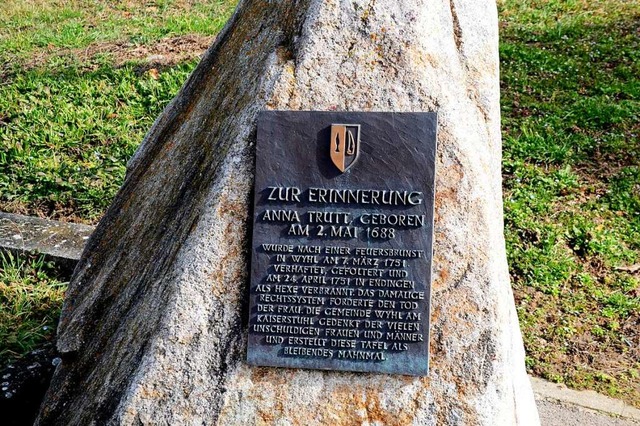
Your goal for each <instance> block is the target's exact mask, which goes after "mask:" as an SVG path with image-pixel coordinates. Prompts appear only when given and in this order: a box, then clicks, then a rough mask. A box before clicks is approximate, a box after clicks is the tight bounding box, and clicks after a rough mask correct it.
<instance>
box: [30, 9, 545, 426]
mask: <svg viewBox="0 0 640 426" xmlns="http://www.w3.org/2000/svg"><path fill="white" fill-rule="evenodd" d="M263 108H269V109H294V110H298V109H314V110H354V111H355V110H363V111H370V110H377V111H388V110H395V111H435V110H437V111H438V114H439V115H438V120H439V129H438V146H439V152H438V157H437V160H436V163H437V178H436V217H435V247H434V273H435V275H434V282H433V287H432V309H433V314H432V329H431V332H432V337H431V354H432V355H431V372H430V375H429V376H428V377H423V378H414V377H407V376H390V375H379V374H361V373H342V372H320V371H303V370H291V369H274V368H266V367H263V368H255V367H249V366H248V365H247V364H246V363H245V362H244V361H243V359H244V351H245V345H246V334H247V330H246V314H247V312H246V309H247V305H246V301H247V294H248V291H247V270H248V267H247V259H248V253H247V251H248V247H249V245H248V242H249V229H248V223H249V217H250V215H251V212H250V203H249V199H250V192H251V187H252V175H253V170H252V167H253V154H254V142H255V125H256V114H257V112H258V111H259V110H260V109H263ZM500 149H501V143H500V117H499V85H498V23H497V13H496V6H495V4H494V3H493V2H491V1H489V0H448V1H426V0H425V1H420V0H417V1H416V0H412V1H409V0H353V1H338V0H300V1H292V0H288V1H267V0H246V1H242V2H241V3H240V5H239V7H238V10H237V12H236V14H235V15H234V17H233V18H232V20H231V21H230V23H229V24H228V25H227V27H226V28H225V30H223V32H222V34H221V35H220V36H219V37H218V39H217V40H216V42H215V44H214V45H213V46H212V47H211V48H210V49H209V51H208V52H207V53H206V54H205V56H204V58H203V59H202V62H201V64H200V65H199V67H198V68H197V70H196V71H194V73H193V75H192V76H191V77H190V79H189V81H188V82H187V83H186V84H185V86H184V88H183V89H182V91H181V92H180V94H179V95H178V96H177V97H176V99H175V100H174V101H173V102H172V103H171V104H170V105H169V106H168V107H167V108H166V110H165V111H164V112H163V114H162V115H161V116H160V117H159V118H158V119H157V121H156V123H155V124H154V126H153V128H152V129H151V130H150V132H149V134H148V135H147V136H146V138H145V140H144V141H143V144H142V146H141V147H140V149H139V150H138V151H137V153H136V155H135V156H134V158H133V159H132V160H131V162H130V164H129V171H128V174H127V177H126V180H125V183H124V185H123V187H122V189H121V190H120V192H119V194H118V195H117V197H116V199H115V201H114V203H113V204H112V206H111V207H110V209H109V211H108V212H107V214H106V216H105V217H104V219H103V220H102V221H101V223H100V224H99V226H98V227H97V229H96V231H95V233H94V234H93V236H92V237H91V239H90V240H89V242H88V244H87V248H86V249H85V252H84V254H83V257H82V259H81V260H80V263H79V265H78V267H77V268H76V271H75V274H74V277H73V280H72V283H71V286H70V289H69V292H68V296H67V300H66V302H65V306H64V310H63V314H62V318H61V323H60V328H59V341H58V348H59V350H60V352H61V353H62V358H63V361H62V363H61V365H60V366H59V367H58V369H57V370H56V373H55V376H54V379H53V382H52V385H51V387H50V389H49V392H48V395H47V397H46V401H45V403H44V405H43V408H42V411H41V412H40V416H39V423H40V424H83V425H84V424H151V423H153V424H220V425H248V424H276V425H321V424H327V425H352V424H362V425H382V424H390V425H391V424H402V425H405V424H415V425H432V424H433V425H435V424H452V425H507V424H508V425H511V424H537V423H538V416H537V412H536V409H535V403H534V399H533V394H532V392H531V387H530V384H529V381H528V379H527V377H526V375H525V369H524V352H523V348H522V341H521V336H520V332H519V330H518V322H517V318H516V314H515V309H514V303H513V296H512V293H511V289H510V286H509V280H508V273H507V264H506V256H505V248H504V237H503V231H502V228H503V223H502V200H501V189H500V188H501V186H500V179H501V176H500ZM419 172H420V171H419V170H417V171H416V173H419Z"/></svg>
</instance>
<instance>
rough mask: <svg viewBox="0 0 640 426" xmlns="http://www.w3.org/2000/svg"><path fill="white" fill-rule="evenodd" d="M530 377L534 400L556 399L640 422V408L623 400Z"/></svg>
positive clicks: (563, 402)
mask: <svg viewBox="0 0 640 426" xmlns="http://www.w3.org/2000/svg"><path fill="white" fill-rule="evenodd" d="M530 379H531V386H532V387H533V393H534V394H535V396H536V400H543V401H556V402H560V403H562V404H567V405H574V406H578V407H582V408H586V409H588V410H592V411H597V412H599V413H605V414H608V415H610V416H614V417H622V418H624V419H629V420H633V421H635V422H639V423H640V410H638V409H637V408H635V407H632V406H631V405H629V404H627V403H625V402H624V401H620V400H619V399H614V398H611V397H608V396H605V395H601V394H599V393H597V392H594V391H592V390H584V391H577V390H573V389H569V388H568V387H567V386H565V385H564V384H560V383H551V382H547V381H546V380H542V379H539V378H537V377H530Z"/></svg>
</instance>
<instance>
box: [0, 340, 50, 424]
mask: <svg viewBox="0 0 640 426" xmlns="http://www.w3.org/2000/svg"><path fill="white" fill-rule="evenodd" d="M59 362H60V358H58V353H57V351H56V349H55V344H54V343H47V344H46V345H44V346H42V347H41V348H39V349H37V350H35V351H32V352H29V353H28V354H27V355H25V356H24V357H22V358H21V359H19V360H17V361H15V362H12V363H9V364H8V365H6V366H4V367H2V370H0V413H2V418H1V420H0V422H1V423H2V424H3V425H5V426H22V425H32V424H33V421H34V420H35V418H36V415H37V414H38V408H39V407H40V403H41V402H42V398H43V397H44V393H45V391H46V390H47V388H48V387H49V382H50V381H51V376H52V375H53V370H54V369H55V368H56V365H57V364H58V363H59Z"/></svg>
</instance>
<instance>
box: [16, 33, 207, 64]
mask: <svg viewBox="0 0 640 426" xmlns="http://www.w3.org/2000/svg"><path fill="white" fill-rule="evenodd" d="M213 40H215V37H214V36H205V35H198V34H187V35H182V36H178V37H170V38H164V39H161V40H158V41H156V42H154V43H153V44H149V45H144V44H134V43H131V42H126V41H116V42H103V43H94V44H91V45H89V46H87V47H86V48H82V49H60V48H54V47H49V48H47V49H45V50H43V51H42V52H37V53H35V54H34V55H33V56H32V57H31V58H30V59H29V60H28V61H27V62H25V63H24V64H22V70H30V69H34V68H38V67H42V66H45V65H47V64H48V63H50V62H51V60H52V59H53V58H66V57H70V58H74V59H75V60H76V61H77V62H79V63H81V64H85V67H86V68H87V69H96V68H97V67H98V66H99V62H98V61H97V59H98V58H100V57H107V58H108V59H109V62H110V63H111V64H112V66H114V67H120V66H122V65H124V64H126V63H127V62H132V61H136V62H137V61H140V62H146V63H147V64H148V65H149V68H151V67H169V66H173V65H176V64H179V63H181V62H185V61H188V60H192V59H196V58H199V57H200V56H202V54H203V53H204V51H205V50H207V48H208V47H209V46H210V45H211V43H213Z"/></svg>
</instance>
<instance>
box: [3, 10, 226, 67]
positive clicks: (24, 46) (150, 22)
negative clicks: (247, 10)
mask: <svg viewBox="0 0 640 426" xmlns="http://www.w3.org/2000/svg"><path fill="white" fill-rule="evenodd" d="M234 5H235V2H233V1H225V0H208V1H207V0H205V1H187V0H175V1H174V0H156V1H145V2H139V1H113V0H111V1H110V0H102V1H96V0H73V1H63V0H58V1H56V0H31V1H25V0H5V1H4V2H3V5H2V13H0V61H2V62H4V61H6V60H7V59H13V60H27V61H28V60H29V56H30V55H32V54H34V53H41V52H42V51H43V50H55V49H60V48H75V49H79V48H84V47H87V46H89V45H91V44H96V43H104V42H110V41H116V40H117V41H129V42H134V43H139V44H151V43H153V42H154V41H157V40H159V39H161V38H165V37H171V36H177V35H182V34H204V35H215V34H216V33H217V32H218V31H219V30H220V28H221V27H222V25H224V23H225V22H226V20H227V18H228V17H229V13H230V12H231V11H232V8H233V6H234Z"/></svg>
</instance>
